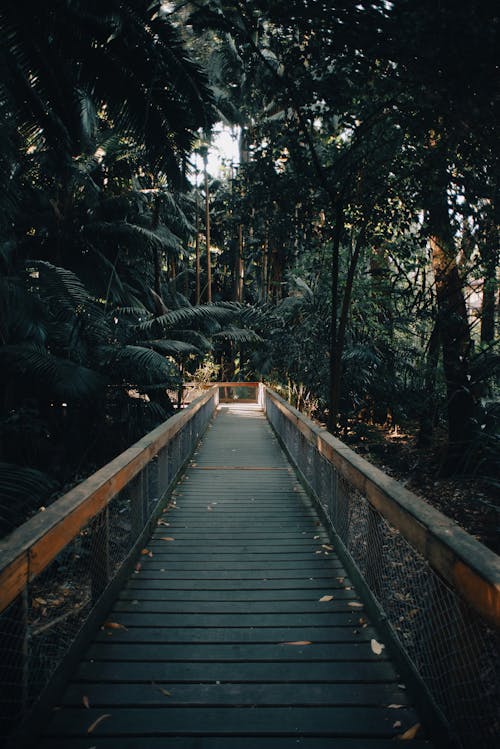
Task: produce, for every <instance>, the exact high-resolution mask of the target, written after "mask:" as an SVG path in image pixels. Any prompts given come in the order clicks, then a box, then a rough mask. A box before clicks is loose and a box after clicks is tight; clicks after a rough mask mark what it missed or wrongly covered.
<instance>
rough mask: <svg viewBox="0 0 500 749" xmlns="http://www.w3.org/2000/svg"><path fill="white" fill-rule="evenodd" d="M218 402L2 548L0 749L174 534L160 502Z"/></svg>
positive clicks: (81, 488) (207, 401) (122, 458)
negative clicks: (156, 547) (136, 569)
mask: <svg viewBox="0 0 500 749" xmlns="http://www.w3.org/2000/svg"><path fill="white" fill-rule="evenodd" d="M218 397H219V390H218V388H217V387H212V388H210V389H208V390H207V391H206V392H205V393H204V394H202V395H201V396H200V397H199V398H197V399H196V400H195V401H194V402H193V403H191V405H190V406H189V408H186V409H184V410H182V411H181V412H179V413H178V414H176V415H175V416H173V417H172V418H171V419H169V420H168V421H166V422H165V423H164V424H162V425H161V426H159V427H158V428H157V429H155V430H154V431H152V432H150V433H149V434H148V435H146V437H144V438H143V439H141V440H139V442H137V443H136V444H135V445H133V446H132V447H130V448H129V449H128V450H126V451H125V452H124V453H122V454H121V455H119V456H118V457H117V458H115V459H114V460H112V461H111V462H110V463H108V464H107V465H106V466H104V468H101V469H100V470H99V471H97V472H96V473H95V474H93V475H92V476H91V477H90V478H88V479H87V480H86V481H84V482H83V483H81V484H79V485H78V486H76V487H74V488H73V489H71V491H69V492H68V493H67V494H65V495H64V496H62V497H60V498H59V499H58V500H56V502H54V504H53V505H51V506H50V507H49V508H48V509H47V510H46V511H45V512H40V513H38V514H37V515H36V516H35V517H33V518H31V519H30V520H29V521H28V522H26V523H25V524H24V525H22V526H20V527H19V528H18V529H16V530H15V531H14V532H13V533H12V534H10V536H8V537H7V538H6V539H4V540H3V541H2V542H0V684H1V688H2V691H1V697H0V744H1V743H2V739H3V740H6V738H7V737H8V736H9V735H10V734H12V732H15V733H16V739H15V740H14V741H13V745H15V746H17V742H18V740H19V731H18V730H17V729H18V728H19V725H20V724H22V722H23V720H24V719H25V718H26V716H27V715H28V714H29V713H30V712H31V711H32V709H33V706H34V705H39V709H40V710H41V709H42V708H43V707H44V704H45V703H47V702H49V701H50V697H51V694H52V693H56V691H57V688H58V686H59V685H60V684H61V683H62V682H63V681H64V680H65V677H66V676H67V674H68V673H69V672H70V670H71V668H72V665H73V663H74V659H75V658H76V657H77V656H78V654H79V653H80V651H81V649H82V647H83V646H84V645H85V644H86V641H87V639H88V637H89V634H90V633H91V631H92V629H93V628H96V627H97V626H98V625H100V624H102V618H103V616H105V614H106V612H107V610H108V609H109V603H110V600H111V599H112V597H113V596H114V595H115V593H116V592H117V590H118V589H119V587H120V586H121V584H122V582H123V580H124V579H125V578H126V576H127V575H128V574H130V573H131V571H132V570H133V566H134V564H137V561H136V560H137V557H138V555H139V558H140V553H143V554H147V553H149V552H148V550H147V548H143V547H144V545H145V544H146V543H147V540H148V538H149V536H150V535H151V532H152V530H153V528H154V527H155V525H156V524H157V523H158V524H160V525H164V526H165V533H166V535H168V521H167V519H166V518H167V517H168V515H167V514H163V512H164V510H165V508H164V502H162V500H163V498H164V497H165V496H166V495H167V494H168V491H169V489H170V487H171V486H172V485H173V484H174V482H175V481H176V478H177V476H178V474H179V472H180V470H181V469H182V467H183V466H184V464H185V462H186V461H187V459H188V458H189V456H190V455H191V453H192V451H193V449H194V447H195V445H196V443H197V442H198V440H199V438H200V436H201V435H202V433H203V432H204V430H205V428H206V426H207V424H208V422H209V420H210V418H211V416H212V414H213V412H214V410H215V408H216V407H217V404H218ZM162 510H163V512H162ZM139 564H140V563H139ZM107 626H109V627H110V628H113V627H119V626H120V625H119V623H118V622H108V624H107ZM48 685H49V686H48ZM35 722H36V721H35Z"/></svg>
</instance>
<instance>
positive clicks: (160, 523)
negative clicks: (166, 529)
mask: <svg viewBox="0 0 500 749" xmlns="http://www.w3.org/2000/svg"><path fill="white" fill-rule="evenodd" d="M156 525H170V523H167V521H166V520H158V522H157V524H156Z"/></svg>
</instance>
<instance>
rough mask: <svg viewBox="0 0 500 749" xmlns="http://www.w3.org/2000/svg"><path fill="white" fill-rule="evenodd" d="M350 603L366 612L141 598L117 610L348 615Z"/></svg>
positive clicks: (333, 604)
mask: <svg viewBox="0 0 500 749" xmlns="http://www.w3.org/2000/svg"><path fill="white" fill-rule="evenodd" d="M351 603H358V606H356V608H355V609H354V610H355V611H359V612H361V611H363V608H364V607H363V604H361V603H359V601H357V602H351V601H339V600H336V599H334V600H333V601H329V602H324V603H323V602H320V601H272V600H271V601H264V602H261V601H217V600H216V601H213V600H212V601H145V600H140V599H134V600H133V601H129V600H118V601H117V602H116V603H115V606H114V609H113V610H114V611H115V612H116V613H117V615H119V614H120V613H121V612H136V611H137V612H141V613H142V612H144V614H146V615H147V614H150V613H161V614H170V613H173V614H176V613H186V614H191V613H192V614H226V613H227V614H270V615H273V614H275V613H276V614H277V615H281V614H320V615H323V614H324V613H330V612H335V613H338V612H347V613H348V612H349V611H350V610H351V611H352V610H353V609H350V608H349V606H350V604H351Z"/></svg>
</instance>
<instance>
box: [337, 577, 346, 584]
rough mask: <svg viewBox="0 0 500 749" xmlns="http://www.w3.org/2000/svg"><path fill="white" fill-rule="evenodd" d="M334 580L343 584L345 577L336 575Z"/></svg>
mask: <svg viewBox="0 0 500 749" xmlns="http://www.w3.org/2000/svg"><path fill="white" fill-rule="evenodd" d="M336 580H337V582H338V583H340V584H341V585H343V584H344V582H345V577H337V578H336Z"/></svg>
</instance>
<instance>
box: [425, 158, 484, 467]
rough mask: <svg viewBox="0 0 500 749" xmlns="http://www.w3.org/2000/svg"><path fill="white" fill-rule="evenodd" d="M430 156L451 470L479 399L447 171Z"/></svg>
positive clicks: (459, 461)
mask: <svg viewBox="0 0 500 749" xmlns="http://www.w3.org/2000/svg"><path fill="white" fill-rule="evenodd" d="M432 156H433V157H434V158H432V159H431V161H430V182H429V186H428V188H427V192H426V197H427V207H428V217H429V233H430V237H429V241H430V247H431V253H432V267H433V271H434V278H435V285H436V299H437V306H438V322H439V330H440V335H441V343H442V350H443V368H444V374H445V379H446V390H447V416H448V448H447V454H446V457H445V461H444V464H443V468H442V470H443V473H444V474H449V473H452V472H454V471H456V470H458V469H459V468H460V467H461V466H463V464H464V463H463V461H464V458H465V456H466V453H467V450H468V448H469V445H470V443H471V440H472V439H473V435H474V421H473V419H474V414H475V403H474V397H473V395H472V393H471V390H470V380H471V377H470V373H469V360H470V353H471V336H470V329H469V322H468V319H467V309H466V305H465V298H464V293H463V289H462V283H461V279H460V275H459V271H458V267H457V262H456V247H455V242H454V237H453V230H452V227H451V224H450V217H449V214H448V203H447V197H446V190H447V183H448V175H447V171H446V165H445V163H443V161H442V156H440V154H438V153H434V154H433V155H432Z"/></svg>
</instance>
